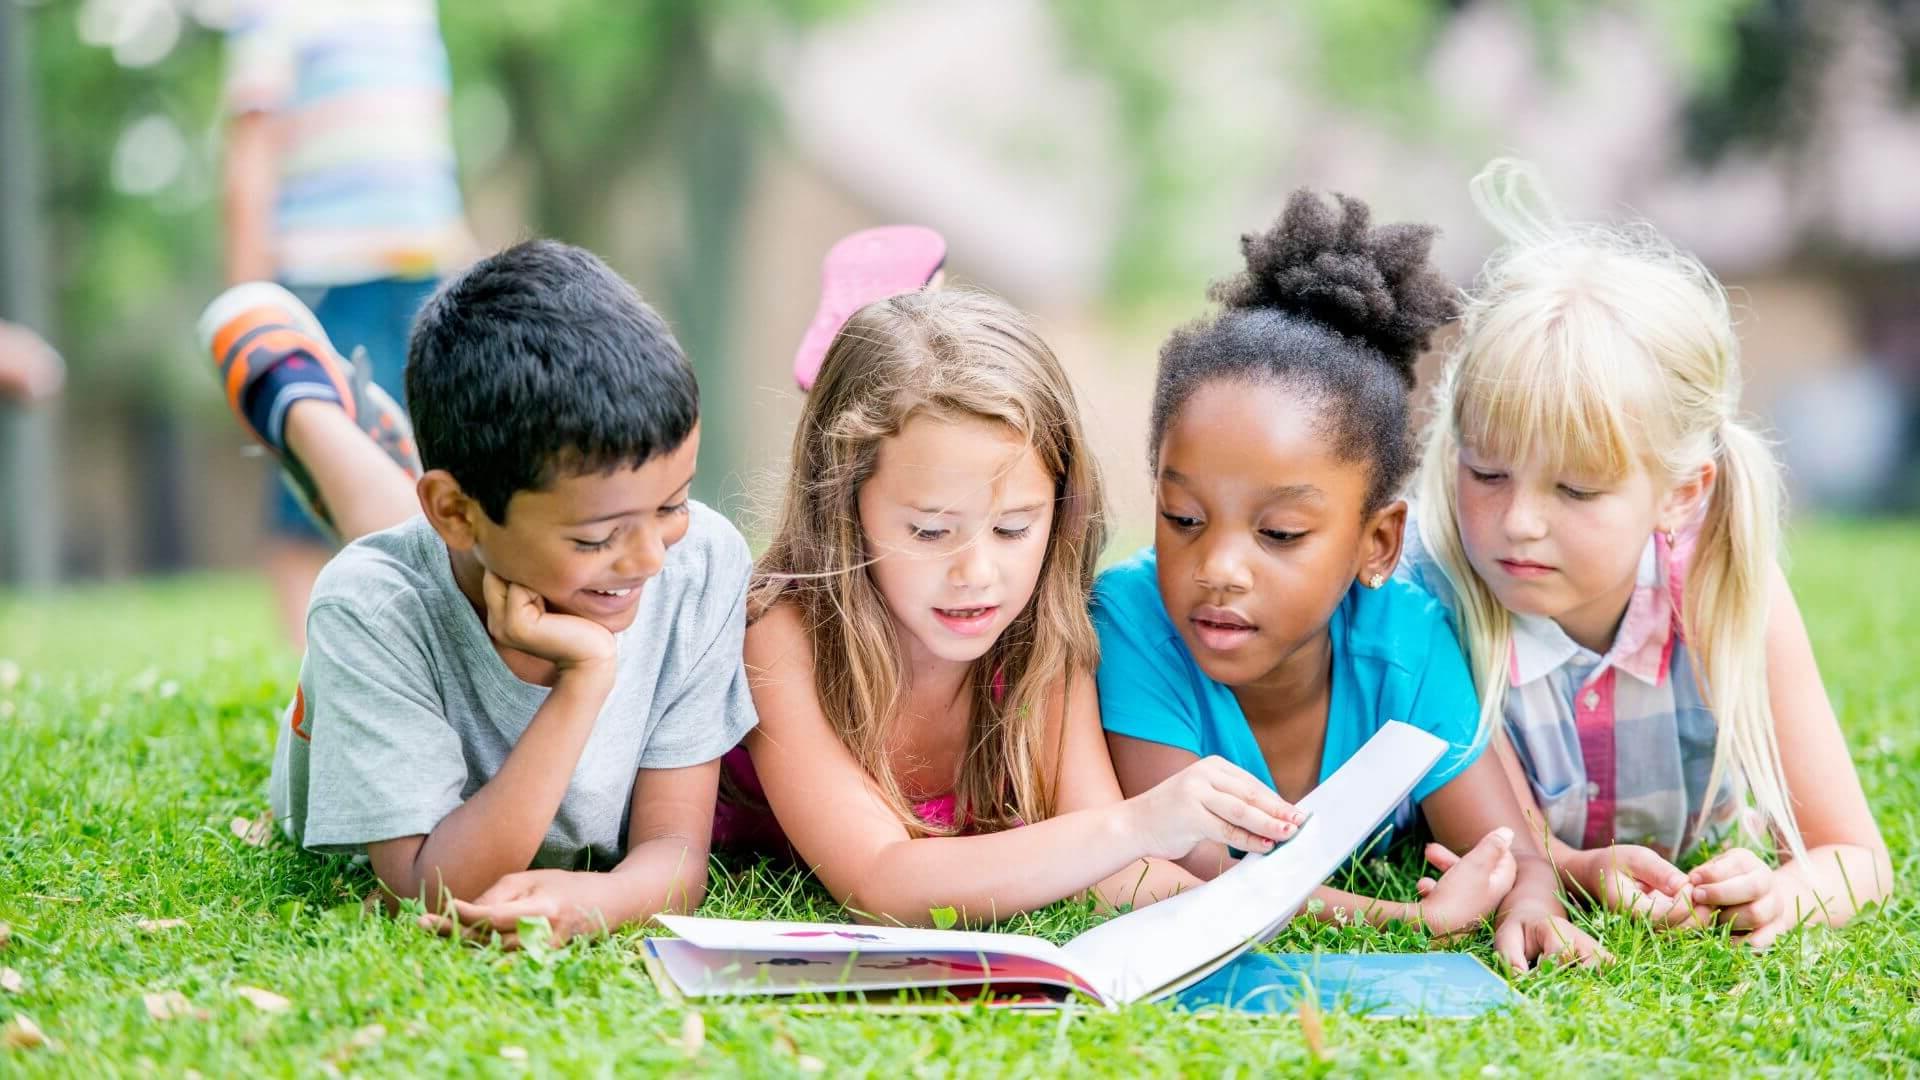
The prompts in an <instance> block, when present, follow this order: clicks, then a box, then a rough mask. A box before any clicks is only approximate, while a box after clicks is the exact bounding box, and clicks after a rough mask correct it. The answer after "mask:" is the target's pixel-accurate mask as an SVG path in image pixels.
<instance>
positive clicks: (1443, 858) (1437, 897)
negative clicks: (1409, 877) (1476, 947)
mask: <svg viewBox="0 0 1920 1080" xmlns="http://www.w3.org/2000/svg"><path fill="white" fill-rule="evenodd" d="M1427 861H1428V862H1430V863H1432V864H1433V866H1434V869H1436V870H1439V871H1440V878H1439V880H1437V881H1436V880H1435V879H1433V878H1430V877H1423V878H1421V879H1420V881H1419V884H1418V887H1419V890H1420V904H1419V910H1420V921H1421V923H1423V924H1425V926H1426V928H1427V933H1429V934H1432V935H1434V936H1435V937H1439V938H1450V937H1453V936H1455V935H1458V934H1461V933H1464V932H1466V931H1469V930H1472V929H1474V928H1475V927H1477V926H1479V925H1480V922H1481V920H1483V919H1485V918H1486V917H1487V916H1489V915H1491V914H1493V912H1494V909H1495V908H1497V907H1499V906H1500V901H1502V900H1505V899H1506V898H1507V893H1508V892H1509V891H1511V890H1512V889H1513V879H1514V875H1515V874H1516V873H1517V872H1518V869H1519V864H1518V863H1516V862H1514V859H1513V830H1512V829H1508V828H1499V829H1495V830H1493V831H1492V832H1490V833H1488V834H1487V835H1485V836H1483V837H1481V838H1480V842H1479V843H1478V844H1475V845H1474V846H1473V850H1472V851H1469V852H1467V853H1466V854H1465V855H1456V854H1454V852H1453V849H1452V848H1449V847H1446V846H1445V845H1443V844H1428V845H1427Z"/></svg>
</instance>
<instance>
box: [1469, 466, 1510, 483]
mask: <svg viewBox="0 0 1920 1080" xmlns="http://www.w3.org/2000/svg"><path fill="white" fill-rule="evenodd" d="M1467 475H1468V476H1471V477H1473V479H1474V482H1475V483H1480V484H1492V483H1497V482H1499V481H1501V480H1505V479H1506V478H1507V474H1506V473H1503V472H1488V471H1486V470H1485V469H1476V468H1474V467H1473V466H1471V465H1469V466H1467Z"/></svg>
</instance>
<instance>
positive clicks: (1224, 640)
mask: <svg viewBox="0 0 1920 1080" xmlns="http://www.w3.org/2000/svg"><path fill="white" fill-rule="evenodd" d="M1187 622H1188V623H1189V624H1190V625H1192V627H1193V635H1194V637H1196V638H1198V639H1199V641H1200V644H1201V646H1202V647H1203V648H1206V649H1207V650H1209V651H1211V652H1231V651H1233V650H1234V649H1237V648H1239V647H1240V646H1242V645H1245V644H1246V643H1247V642H1248V641H1250V640H1252V638H1253V635H1255V634H1256V633H1259V628H1258V627H1256V626H1254V625H1253V622H1252V621H1251V620H1249V619H1248V618H1247V617H1246V616H1244V615H1242V614H1240V613H1239V612H1237V611H1234V610H1233V609H1231V608H1219V607H1210V606H1209V607H1199V608H1195V609H1194V610H1193V613H1192V614H1190V615H1188V616H1187Z"/></svg>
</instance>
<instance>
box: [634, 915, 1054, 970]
mask: <svg viewBox="0 0 1920 1080" xmlns="http://www.w3.org/2000/svg"><path fill="white" fill-rule="evenodd" d="M654 919H655V921H657V922H659V923H660V925H662V926H664V927H666V928H667V929H669V930H671V931H673V932H674V933H675V934H677V935H679V936H680V937H682V938H684V939H686V940H687V941H689V942H692V943H693V944H694V945H696V946H699V947H700V948H702V949H720V950H725V951H728V952H764V953H904V952H911V953H920V952H974V953H1000V954H1002V955H1006V956H1025V957H1030V958H1032V959H1035V960H1044V961H1046V962H1047V963H1050V964H1057V965H1060V966H1061V967H1068V965H1069V961H1068V960H1067V958H1066V954H1065V953H1064V952H1063V951H1062V950H1061V948H1060V946H1058V945H1055V944H1054V943H1052V942H1051V941H1042V940H1041V939H1039V938H1033V937H1027V936H1026V935H1024V934H987V933H979V932H977V931H971V930H924V929H921V928H919V927H913V926H866V925H861V924H856V923H805V922H770V921H764V920H757V919H755V920H748V919H707V918H701V917H699V916H695V915H655V916H654Z"/></svg>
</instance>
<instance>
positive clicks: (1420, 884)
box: [1413, 877, 1440, 900]
mask: <svg viewBox="0 0 1920 1080" xmlns="http://www.w3.org/2000/svg"><path fill="white" fill-rule="evenodd" d="M1439 884H1440V883H1439V882H1437V881H1435V880H1433V879H1432V878H1430V877H1423V878H1421V879H1420V880H1419V881H1416V882H1414V883H1413V887H1414V888H1415V889H1418V890H1419V892H1420V899H1422V900H1425V899H1426V898H1427V897H1429V896H1432V895H1433V890H1434V889H1435V888H1436V887H1437V886H1438V885H1439Z"/></svg>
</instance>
